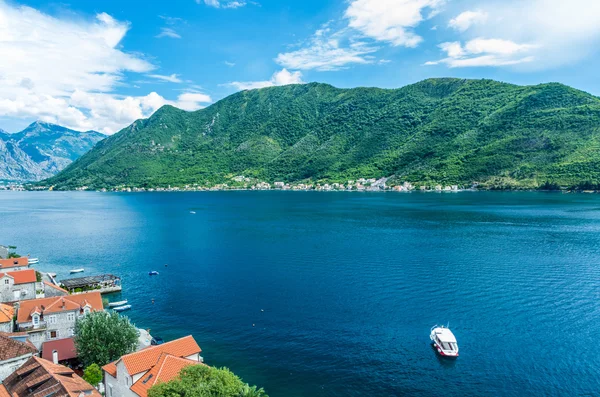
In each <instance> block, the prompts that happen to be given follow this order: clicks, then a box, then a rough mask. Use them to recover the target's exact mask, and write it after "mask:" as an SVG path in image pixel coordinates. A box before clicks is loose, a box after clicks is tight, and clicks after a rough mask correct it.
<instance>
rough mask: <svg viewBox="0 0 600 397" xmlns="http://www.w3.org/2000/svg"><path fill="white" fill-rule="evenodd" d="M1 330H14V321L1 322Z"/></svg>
mask: <svg viewBox="0 0 600 397" xmlns="http://www.w3.org/2000/svg"><path fill="white" fill-rule="evenodd" d="M0 332H13V322H12V321H9V322H7V323H0Z"/></svg>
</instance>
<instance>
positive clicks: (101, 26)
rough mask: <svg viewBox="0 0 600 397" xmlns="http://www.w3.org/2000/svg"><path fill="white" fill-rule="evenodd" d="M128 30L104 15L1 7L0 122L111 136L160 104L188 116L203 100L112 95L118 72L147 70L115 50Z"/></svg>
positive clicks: (141, 61) (140, 60)
mask: <svg viewBox="0 0 600 397" xmlns="http://www.w3.org/2000/svg"><path fill="white" fill-rule="evenodd" d="M128 29H129V25H128V24H127V23H125V22H121V21H117V20H116V19H114V18H113V17H111V16H110V15H108V14H106V13H100V14H98V15H96V18H95V19H94V20H85V19H82V18H77V19H61V18H55V17H51V16H49V15H46V14H43V13H41V12H39V11H37V10H35V9H33V8H29V7H21V6H12V5H9V4H7V3H5V2H4V1H2V0H0V54H2V55H1V56H0V116H5V117H14V118H27V119H31V118H36V119H40V120H43V121H47V122H52V123H57V124H61V125H64V126H66V127H69V128H73V129H76V130H89V129H94V130H98V131H101V132H105V133H112V132H115V131H117V130H119V129H121V128H123V127H124V126H126V125H127V124H129V123H131V122H132V121H134V120H136V119H138V118H142V117H148V116H149V115H150V114H151V113H152V112H153V111H155V110H156V109H158V108H159V107H160V106H162V105H164V104H173V105H175V106H177V105H180V106H182V107H185V108H186V109H193V108H199V107H201V104H202V103H205V101H206V100H207V99H210V98H209V97H208V96H205V97H200V96H190V95H187V94H181V95H180V96H179V97H178V99H177V100H176V101H169V100H167V99H165V98H163V97H162V96H160V95H158V94H157V93H155V92H153V93H150V94H148V95H146V96H120V95H116V94H115V93H114V89H115V88H116V87H118V86H120V85H122V84H123V83H124V76H123V75H124V73H125V72H129V73H148V72H150V71H151V70H153V69H154V66H153V65H152V64H151V63H150V62H148V61H147V60H146V59H144V57H143V56H142V55H140V54H131V53H127V52H125V51H124V50H123V49H122V47H121V45H120V42H121V40H122V39H123V37H124V36H125V34H126V33H127V31H128ZM155 76H162V75H155ZM162 77H164V78H168V79H171V80H173V81H174V80H178V76H177V75H171V76H162Z"/></svg>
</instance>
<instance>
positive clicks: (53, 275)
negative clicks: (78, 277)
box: [48, 273, 56, 277]
mask: <svg viewBox="0 0 600 397" xmlns="http://www.w3.org/2000/svg"><path fill="white" fill-rule="evenodd" d="M48 276H50V277H56V273H48Z"/></svg>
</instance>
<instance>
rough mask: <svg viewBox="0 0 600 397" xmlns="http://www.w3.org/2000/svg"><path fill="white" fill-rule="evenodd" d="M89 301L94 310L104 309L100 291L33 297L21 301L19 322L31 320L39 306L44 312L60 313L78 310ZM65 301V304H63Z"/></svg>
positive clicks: (44, 313)
mask: <svg viewBox="0 0 600 397" xmlns="http://www.w3.org/2000/svg"><path fill="white" fill-rule="evenodd" d="M83 302H86V303H89V304H90V305H91V307H92V310H93V311H100V310H103V309H104V306H103V305H102V296H101V295H100V292H97V291H95V292H88V293H85V294H79V295H68V296H55V297H52V298H41V299H31V300H27V301H21V302H20V303H19V310H18V311H17V323H27V322H30V321H31V313H32V310H34V308H35V307H36V306H37V307H39V308H40V309H41V310H42V314H43V315H46V314H49V313H59V312H62V311H69V310H77V309H81V308H83V306H85V304H82V303H83ZM63 303H64V304H63Z"/></svg>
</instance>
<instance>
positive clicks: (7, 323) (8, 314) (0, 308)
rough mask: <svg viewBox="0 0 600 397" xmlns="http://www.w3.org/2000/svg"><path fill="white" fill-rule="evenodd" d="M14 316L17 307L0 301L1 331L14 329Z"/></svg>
mask: <svg viewBox="0 0 600 397" xmlns="http://www.w3.org/2000/svg"><path fill="white" fill-rule="evenodd" d="M14 316H15V309H14V308H13V307H12V306H11V305H5V304H4V303H0V332H12V331H13V327H14V324H13V317H14Z"/></svg>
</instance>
